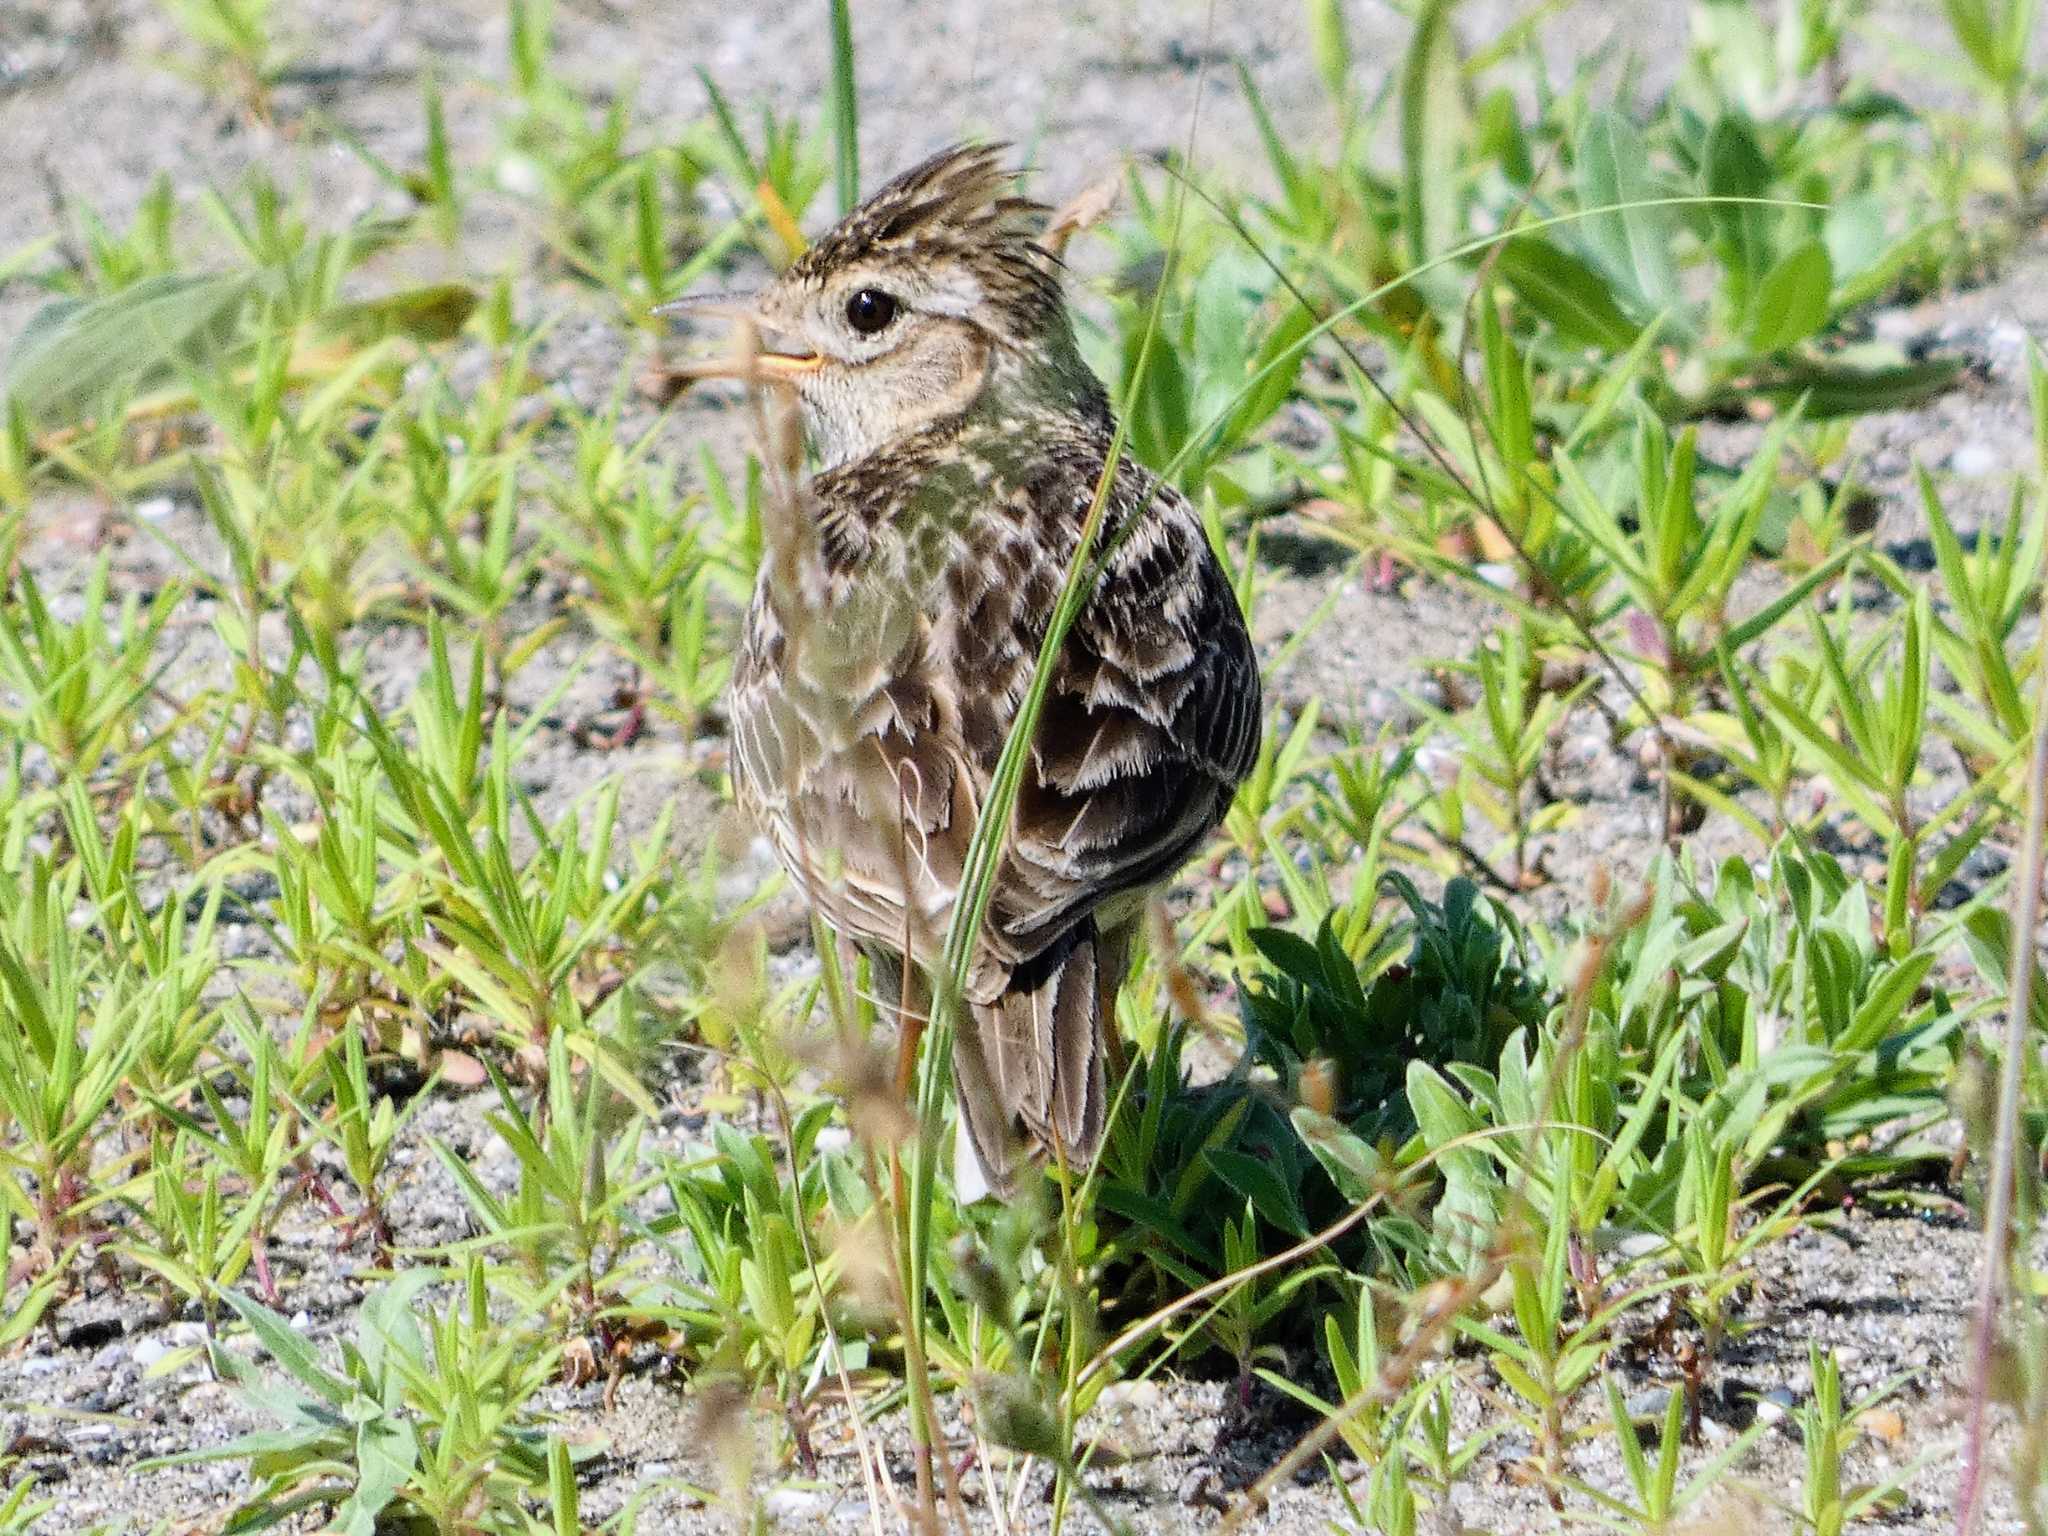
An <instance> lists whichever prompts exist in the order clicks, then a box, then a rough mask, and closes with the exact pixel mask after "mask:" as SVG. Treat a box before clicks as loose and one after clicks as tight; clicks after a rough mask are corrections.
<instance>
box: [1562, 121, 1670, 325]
mask: <svg viewBox="0 0 2048 1536" xmlns="http://www.w3.org/2000/svg"><path fill="white" fill-rule="evenodd" d="M1574 159H1575V165H1574V169H1575V172H1576V176H1577V181H1578V193H1579V204H1580V206H1581V207H1582V208H1586V209H1593V208H1600V209H1606V210H1608V211H1606V212H1602V213H1595V214H1591V215H1590V216H1589V217H1587V218H1585V219H1582V220H1581V221H1580V224H1579V227H1580V229H1581V230H1582V232H1583V233H1584V235H1585V239H1586V243H1587V244H1588V245H1590V246H1591V247H1592V248H1593V251H1594V253H1595V254H1596V255H1597V256H1598V257H1599V258H1600V261H1601V264H1602V265H1603V266H1605V267H1606V268H1607V270H1608V272H1609V273H1610V274H1611V275H1612V276H1613V277H1614V278H1615V280H1616V281H1617V282H1619V283H1621V284H1623V285H1624V286H1625V287H1626V288H1627V289H1628V290H1629V292H1630V293H1631V294H1632V295H1633V296H1634V297H1635V298H1636V300H1637V301H1638V303H1639V304H1640V306H1641V308H1642V309H1643V310H1645V311H1656V310H1662V309H1667V308H1669V307H1670V306H1671V305H1673V304H1674V303H1676V302H1677V300H1678V268H1677V265H1676V263H1675V262H1674V261H1673V260H1672V256H1671V234H1672V217H1671V210H1670V209H1669V208H1665V207H1642V206H1628V205H1637V204H1641V203H1643V202H1644V201H1646V200H1650V199H1655V198H1658V197H1660V196H1662V195H1663V193H1662V189H1661V188H1659V187H1658V186H1657V185H1656V183H1655V182H1653V181H1652V180H1651V178H1650V156H1649V151H1648V149H1647V148H1645V146H1644V144H1643V136H1642V134H1641V133H1640V132H1638V131H1637V129H1636V126H1635V124H1633V123H1631V122H1630V121H1629V120H1628V119H1627V118H1626V117H1623V116H1622V115H1621V114H1620V113H1619V112H1616V111H1614V110H1612V109H1611V108H1608V109H1603V110H1601V111H1598V112H1595V113H1593V114H1592V115H1591V116H1590V117H1588V118H1587V119H1586V126H1585V128H1584V129H1583V130H1582V131H1581V133H1580V134H1579V142H1578V149H1577V153H1576V155H1575V157H1574Z"/></svg>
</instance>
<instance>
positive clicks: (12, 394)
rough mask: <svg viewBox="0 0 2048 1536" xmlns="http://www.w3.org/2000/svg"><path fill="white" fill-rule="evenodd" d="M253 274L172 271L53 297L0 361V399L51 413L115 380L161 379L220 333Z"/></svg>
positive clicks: (31, 413) (75, 406) (80, 403)
mask: <svg viewBox="0 0 2048 1536" xmlns="http://www.w3.org/2000/svg"><path fill="white" fill-rule="evenodd" d="M258 281H259V275H258V274H253V273H247V272H243V273H233V274H226V275H222V274H209V275H205V276H194V275H191V274H188V273H175V272H174V273H166V274H164V275H162V276H159V277H148V278H144V279H143V280H142V281H141V282H138V283H134V284H132V285H130V286H129V287H127V288H123V289H121V290H120V291H119V292H118V293H111V294H108V295H107V296H106V297H105V298H102V299H94V300H92V301H90V302H89V303H83V304H81V303H77V302H76V301H64V302H61V303H59V304H54V305H51V306H49V307H47V308H45V309H44V310H42V311H41V312H40V313H38V314H37V315H36V316H35V317H34V318H33V319H31V320H30V321H29V323H28V326H27V328H26V329H25V330H24V331H23V332H22V334H21V336H20V338H19V339H18V340H17V341H16V342H15V344H14V347H13V350H12V351H11V352H10V353H9V355H8V358H7V362H6V366H5V367H4V368H0V402H5V403H6V404H7V405H9V406H13V407H18V408H19V409H20V410H21V411H22V413H23V414H24V415H26V416H28V417H30V418H31V419H33V420H42V421H49V420H51V419H53V418H58V417H62V416H65V415H67V414H70V413H74V412H76V411H78V410H81V409H83V408H85V407H88V406H90V405H92V404H93V403H94V402H95V401H96V400H97V399H98V397H99V396H100V395H101V394H102V393H103V392H104V391H106V390H107V389H108V388H110V387H112V386H114V385H116V384H134V385H140V384H145V383H148V382H151V381H153V380H156V379H161V378H162V377H164V376H165V375H167V374H170V373H171V372H173V371H174V370H175V369H176V367H177V366H178V365H179V364H180V363H189V362H192V361H194V360H195V359H197V358H198V357H199V356H200V355H202V354H203V353H204V352H205V351H206V350H207V348H208V347H209V346H217V345H220V344H221V343H223V342H224V341H225V340H226V337H227V333H228V331H229V329H230V327H231V326H232V324H233V322H234V319H235V317H236V315H237V314H238V313H239V312H240V310H241V307H242V305H243V304H244V303H245V302H246V301H247V300H248V298H249V296H250V295H251V294H252V293H253V292H255V290H256V286H257V283H258Z"/></svg>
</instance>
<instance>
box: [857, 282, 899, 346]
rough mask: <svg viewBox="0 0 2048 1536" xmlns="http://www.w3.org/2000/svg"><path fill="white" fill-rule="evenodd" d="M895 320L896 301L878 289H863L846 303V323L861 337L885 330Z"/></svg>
mask: <svg viewBox="0 0 2048 1536" xmlns="http://www.w3.org/2000/svg"><path fill="white" fill-rule="evenodd" d="M895 318H896V300H895V299H894V298H893V297H891V296H890V295H889V294H886V293H884V292H882V290H881V289H879V288H863V289H861V290H860V291H859V292H858V293H856V294H855V295H854V296H853V297H852V298H850V299H848V300H847V301H846V323H847V324H848V325H850V326H852V327H853V328H854V329H855V330H856V331H858V332H860V334H861V335H863V336H873V335H876V334H878V333H879V332H881V331H884V330H887V329H888V327H889V322H890V321H892V320H894V319H895Z"/></svg>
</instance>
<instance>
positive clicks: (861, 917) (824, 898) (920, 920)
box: [729, 577, 979, 966]
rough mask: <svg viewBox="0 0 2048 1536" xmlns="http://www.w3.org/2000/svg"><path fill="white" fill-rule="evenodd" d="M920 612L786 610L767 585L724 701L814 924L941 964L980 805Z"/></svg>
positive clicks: (770, 828) (740, 769)
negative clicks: (815, 914) (815, 913)
mask: <svg viewBox="0 0 2048 1536" xmlns="http://www.w3.org/2000/svg"><path fill="white" fill-rule="evenodd" d="M930 643H931V634H930V627H929V625H928V624H927V623H926V622H925V621H924V619H923V616H922V615H921V613H920V612H918V610H917V609H916V607H915V605H911V604H907V603H901V602H883V603H868V602H865V601H864V600H851V601H842V602H839V603H837V604H834V605H830V606H827V607H821V608H813V607H809V606H806V605H805V604H804V603H801V602H787V601H783V600H780V599H779V597H778V595H777V594H776V593H774V592H773V591H772V590H771V583H770V581H769V580H768V579H767V578H766V577H764V579H763V582H762V586H761V588H760V590H759V591H758V592H757V593H756V597H755V601H754V606H753V609H752V611H751V613H750V614H749V618H748V626H747V632H746V635H745V637H744V638H743V641H742V644H741V647H740V654H739V657H738V659H737V661H736V663H735V666H734V670H733V684H732V690H731V694H730V698H729V707H730V713H731V725H732V767H733V781H734V787H735V790H736V791H737V793H738V796H739V798H740V800H741V802H742V803H743V804H744V805H746V806H747V808H748V809H749V810H750V811H751V812H752V813H753V815H754V819H755V820H756V821H757V822H758V823H759V824H760V825H761V827H762V828H763V830H764V831H765V832H766V833H767V835H768V837H769V839H770V840H771V842H772V843H773V844H774V847H775V852H776V855H777V857H778V859H779V860H780V862H781V863H782V865H783V867H784V868H786V869H788V870H789V871H790V872H791V874H792V875H793V876H794V877H795V878H796V879H797V881H798V882H799V884H800V885H801V886H802V887H803V889H804V892H805V895H806V896H807V897H808V898H809V899H810V901H811V902H812V904H813V905H814V906H816V907H817V908H818V910H819V913H820V915H821V916H823V917H824V918H825V920H826V921H827V922H828V923H830V924H831V925H832V926H833V927H834V928H835V929H838V930H839V931H840V932H842V933H844V934H846V935H847V936H848V937H849V938H852V939H854V940H856V941H857V942H860V943H863V944H866V945H868V946H870V947H874V948H879V949H882V950H885V951H898V952H900V951H901V950H903V949H904V948H906V947H907V948H908V950H909V952H910V954H911V956H912V958H913V959H914V960H916V961H917V962H918V963H919V964H921V965H925V966H929V965H931V964H932V963H933V962H934V961H935V960H936V958H937V956H938V953H939V948H940V945H941V944H942V943H943V940H944V929H945V924H946V921H947V917H948V914H949V912H950V909H951V907H952V902H953V895H954V892H955V891H956V890H957V889H958V887H959V883H960V869H961V864H962V861H963V859H964V856H965V853H966V849H967V844H968V840H969V838H970V837H971V836H972V834H973V830H974V820H975V815H976V811H977V808H978V806H979V794H978V783H977V778H976V775H975V774H974V773H973V772H972V770H971V767H970V765H969V764H967V763H966V762H965V761H964V759H963V757H962V754H961V752H960V745H959V742H960V738H959V729H958V723H957V718H956V716H955V713H954V709H953V703H952V699H951V696H950V692H949V691H948V690H946V689H943V688H940V687H937V686H935V682H934V678H935V673H934V669H933V668H932V666H931V665H930V655H929V649H930Z"/></svg>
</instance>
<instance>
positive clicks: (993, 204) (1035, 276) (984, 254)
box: [788, 143, 1060, 306]
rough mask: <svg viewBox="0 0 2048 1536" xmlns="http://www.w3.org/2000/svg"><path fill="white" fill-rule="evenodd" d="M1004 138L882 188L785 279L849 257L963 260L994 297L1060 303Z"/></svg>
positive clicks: (1053, 264) (1038, 216) (1036, 219)
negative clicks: (1009, 163)
mask: <svg viewBox="0 0 2048 1536" xmlns="http://www.w3.org/2000/svg"><path fill="white" fill-rule="evenodd" d="M1008 148H1009V146H1008V145H1006V144H1002V143H995V144H956V145H954V146H953V147H952V148H950V149H943V150H940V151H939V152H938V153H937V154H935V155H933V156H931V157H930V158H929V159H927V160H924V161H922V162H920V163H919V164H917V165H915V166H912V167H911V168H910V169H909V170H907V171H905V172H904V173H903V174H902V175H900V176H898V177H896V178H895V179H894V180H893V181H890V182H888V183H886V184H885V185H883V186H882V187H881V188H879V189H878V190H877V191H875V192H874V193H872V194H870V195H869V196H868V198H867V199H866V200H865V201H863V202H861V203H860V204H859V205H857V206H856V207H855V208H854V210H853V211H852V212H851V213H849V214H848V215H847V216H846V217H845V218H843V219H841V220H840V221H839V223H837V224H836V225H834V226H833V227H832V228H831V229H829V230H827V231H826V232H825V233H824V234H823V235H821V236H819V237H818V239H817V240H816V241H815V242H814V243H813V244H812V245H811V246H810V248H809V249H808V250H806V251H805V252H804V253H803V255H801V256H800V257H798V258H797V260H796V262H795V263H794V265H792V266H791V268H790V270H789V274H788V276H789V278H791V279H793V280H795V281H798V282H802V281H806V280H821V279H824V278H826V277H829V276H830V275H831V274H832V273H834V272H836V271H839V270H840V269H842V268H844V267H846V266H849V265H851V264H853V263H856V262H861V261H870V260H883V261H887V260H891V259H900V260H905V261H915V262H934V261H940V260H945V259H952V260H955V261H960V262H964V263H966V264H967V265H969V266H970V267H972V268H974V269H976V271H977V273H978V274H979V275H980V276H981V277H982V278H983V281H984V286H985V287H986V288H987V290H988V292H989V294H990V296H991V297H992V298H998V299H1002V298H1009V299H1012V300H1017V299H1021V300H1025V301H1029V302H1036V303H1044V304H1051V305H1054V306H1057V305H1058V304H1059V302H1060V291H1059V267H1060V262H1059V258H1058V257H1056V256H1055V255H1053V253H1052V252H1051V251H1049V250H1047V249H1046V248H1045V246H1043V245H1042V244H1040V243H1039V237H1040V235H1041V234H1042V233H1043V231H1044V228H1045V220H1046V216H1047V214H1048V212H1049V210H1048V209H1047V208H1046V206H1045V205H1044V204H1043V203H1040V202H1037V201H1035V200H1033V199H1031V198H1028V197H1024V196H1021V195H1020V194H1018V193H1017V192H1016V190H1015V184H1016V175H1015V173H1014V172H1013V171H1011V170H1009V169H1008V168H1007V167H1006V166H1005V165H1004V164H1003V156H1004V153H1005V151H1006V150H1007V149H1008Z"/></svg>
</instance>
